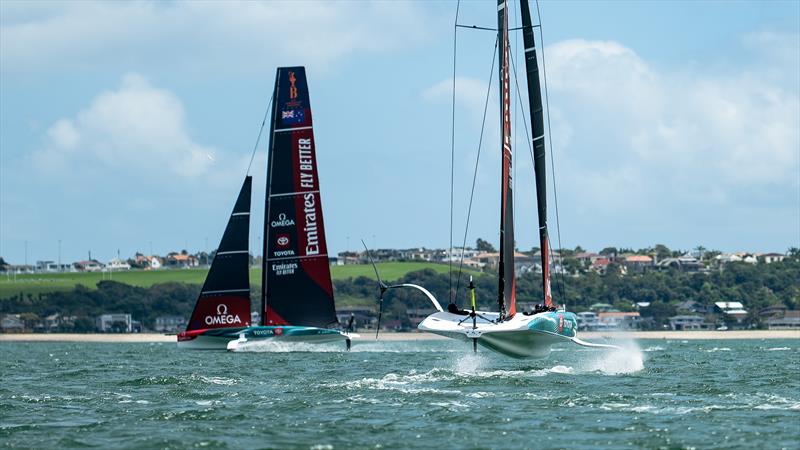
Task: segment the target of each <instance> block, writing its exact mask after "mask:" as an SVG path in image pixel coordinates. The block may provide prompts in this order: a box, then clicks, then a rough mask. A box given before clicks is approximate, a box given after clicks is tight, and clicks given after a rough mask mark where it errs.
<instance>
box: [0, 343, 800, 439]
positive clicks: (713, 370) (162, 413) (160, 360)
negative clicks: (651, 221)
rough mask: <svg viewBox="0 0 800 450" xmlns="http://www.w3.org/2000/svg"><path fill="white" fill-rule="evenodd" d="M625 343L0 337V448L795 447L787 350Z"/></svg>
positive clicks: (793, 347)
mask: <svg viewBox="0 0 800 450" xmlns="http://www.w3.org/2000/svg"><path fill="white" fill-rule="evenodd" d="M639 346H640V348H641V350H639V349H637V348H636V347H635V346H632V347H631V348H630V349H629V350H627V351H625V352H621V353H616V354H608V353H602V352H597V351H590V350H585V349H582V348H577V347H574V346H571V347H566V346H564V347H557V348H555V352H554V353H553V354H552V355H551V357H550V358H549V359H546V360H536V361H517V360H512V359H508V358H505V357H502V356H499V355H495V354H492V353H489V352H487V351H485V350H484V351H482V352H481V353H479V354H478V355H477V356H474V355H472V354H470V353H469V350H470V347H469V346H467V345H461V344H459V343H457V342H455V341H444V340H443V341H426V342H384V343H367V344H356V345H354V347H353V351H352V352H350V353H346V352H344V351H342V350H341V349H340V348H339V346H335V347H322V348H321V347H306V348H305V350H308V349H317V351H313V352H309V351H304V352H293V353H289V352H285V351H281V350H285V349H274V348H273V349H270V350H272V351H270V352H262V353H238V354H230V353H225V352H187V351H178V349H177V348H175V346H174V345H170V344H85V343H81V344H77V343H1V344H0V379H2V385H0V447H9V448H16V447H39V448H43V447H47V448H56V447H60V448H72V447H98V448H189V447H210V448H316V449H321V448H334V449H335V448H367V447H370V448H565V447H566V448H596V447H603V448H622V447H647V448H657V447H664V448H682V447H698V448H714V447H718V448H732V447H738V448H754V447H755V448H794V449H796V448H798V447H800V342H798V341H796V340H787V341H778V340H765V341H640V343H639ZM275 350H278V351H275ZM319 350H324V351H319Z"/></svg>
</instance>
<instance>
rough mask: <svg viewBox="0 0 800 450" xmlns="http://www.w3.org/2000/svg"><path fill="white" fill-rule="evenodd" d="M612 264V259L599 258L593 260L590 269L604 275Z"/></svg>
mask: <svg viewBox="0 0 800 450" xmlns="http://www.w3.org/2000/svg"><path fill="white" fill-rule="evenodd" d="M609 264H611V260H610V259H608V258H597V259H595V260H594V261H593V262H592V265H591V266H589V270H591V271H593V272H597V273H599V274H600V275H604V274H605V273H606V272H607V271H608V266H609Z"/></svg>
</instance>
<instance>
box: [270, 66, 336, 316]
mask: <svg viewBox="0 0 800 450" xmlns="http://www.w3.org/2000/svg"><path fill="white" fill-rule="evenodd" d="M275 79H276V81H275V100H274V105H275V108H274V109H273V110H272V112H273V114H272V121H271V124H270V131H271V132H270V147H269V164H268V169H267V170H268V177H267V179H268V182H267V183H268V184H267V198H266V202H267V203H266V209H265V210H266V214H265V220H264V266H263V274H262V279H263V283H262V289H263V308H262V314H263V317H264V322H263V323H264V325H302V326H310V327H325V326H328V325H330V324H333V323H336V322H337V320H336V309H335V307H334V302H333V283H332V282H331V273H330V265H329V262H328V249H327V245H326V241H325V226H324V222H323V218H322V199H321V196H320V192H321V191H320V183H319V174H318V172H317V154H316V145H315V143H314V130H313V124H312V114H311V103H310V100H309V95H308V83H307V80H306V72H305V68H304V67H280V68H278V71H277V75H276V78H275Z"/></svg>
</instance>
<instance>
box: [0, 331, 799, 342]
mask: <svg viewBox="0 0 800 450" xmlns="http://www.w3.org/2000/svg"><path fill="white" fill-rule="evenodd" d="M374 333H375V331H374V330H365V331H363V332H360V333H358V334H359V335H360V336H359V337H355V338H353V341H354V342H368V341H373V342H374V341H375V334H374ZM578 336H579V337H580V338H581V339H589V340H592V339H595V340H600V339H608V340H621V339H635V340H651V339H657V340H700V339H708V340H732V339H800V330H731V331H630V332H622V331H616V332H610V331H584V332H581V333H578ZM440 339H447V338H445V337H442V336H437V335H435V334H430V333H421V332H403V333H397V332H382V333H381V334H380V337H379V341H388V342H397V341H429V340H440ZM3 342H105V343H157V342H162V343H163V342H168V343H174V342H176V336H175V335H174V334H170V335H168V334H159V333H125V334H112V333H88V334H76V333H18V334H16V333H15V334H5V333H3V334H0V343H3Z"/></svg>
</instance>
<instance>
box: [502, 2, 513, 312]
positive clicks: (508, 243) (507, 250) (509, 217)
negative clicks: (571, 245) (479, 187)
mask: <svg viewBox="0 0 800 450" xmlns="http://www.w3.org/2000/svg"><path fill="white" fill-rule="evenodd" d="M497 29H498V32H499V33H500V43H501V45H499V46H498V52H499V60H500V65H499V70H500V92H501V95H500V103H501V104H500V106H501V108H500V109H501V122H502V133H501V145H502V164H501V165H502V169H501V170H502V173H501V183H502V184H501V187H500V196H501V198H500V205H501V209H500V261H499V267H498V270H499V281H498V283H499V289H498V303H499V305H500V314H501V316H502V317H504V318H505V317H512V316H513V315H514V314H516V292H515V291H516V289H515V278H514V205H513V199H514V196H513V192H512V189H513V179H512V176H511V175H512V170H511V163H512V153H511V152H512V150H511V83H510V74H509V54H510V52H509V41H508V1H507V0H498V1H497Z"/></svg>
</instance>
